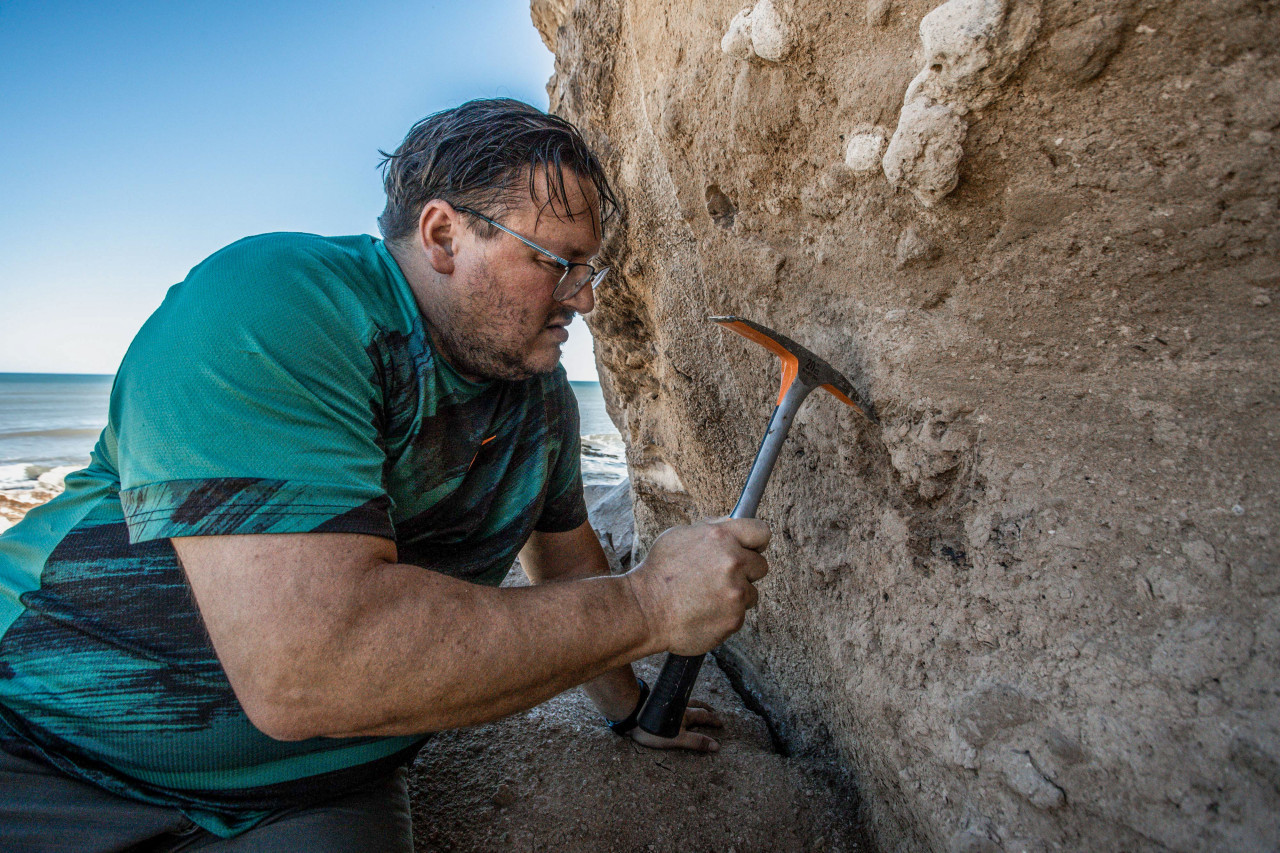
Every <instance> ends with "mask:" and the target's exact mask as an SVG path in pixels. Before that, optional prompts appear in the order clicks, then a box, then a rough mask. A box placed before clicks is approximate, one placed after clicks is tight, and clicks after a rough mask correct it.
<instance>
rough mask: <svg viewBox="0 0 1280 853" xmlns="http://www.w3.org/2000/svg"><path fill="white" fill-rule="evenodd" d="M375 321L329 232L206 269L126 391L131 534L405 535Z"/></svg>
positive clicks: (123, 432) (126, 497)
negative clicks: (329, 254)
mask: <svg viewBox="0 0 1280 853" xmlns="http://www.w3.org/2000/svg"><path fill="white" fill-rule="evenodd" d="M316 239H317V240H318V238H316ZM371 325H372V324H371V321H370V320H369V319H368V313H367V311H366V310H365V309H364V308H363V306H361V305H360V303H359V301H358V299H357V298H356V296H355V295H354V293H353V292H352V291H351V290H350V288H348V287H345V286H343V285H342V283H341V281H340V279H339V278H338V277H337V276H336V275H335V274H334V273H333V271H332V270H331V269H329V268H326V266H325V264H324V263H323V259H322V252H321V251H320V249H319V248H317V247H315V246H310V247H308V246H306V245H305V244H304V245H302V246H299V245H297V244H295V243H290V242H287V241H282V240H281V239H280V238H279V237H276V238H270V237H268V238H253V239H251V240H249V241H241V242H240V243H237V244H233V245H232V246H231V247H228V248H227V249H224V250H223V251H222V252H219V253H218V254H216V255H214V256H213V257H212V258H210V259H209V260H207V261H205V262H204V263H202V264H201V265H200V266H198V267H196V268H195V269H194V270H192V272H191V274H190V275H189V276H188V278H187V279H186V281H184V282H183V283H182V284H180V285H177V286H175V287H174V288H172V289H171V290H170V292H169V294H168V296H167V297H166V299H165V301H164V303H163V304H162V305H161V307H160V308H159V309H158V310H157V311H156V313H155V314H154V315H152V317H151V318H150V319H149V320H148V321H147V323H146V324H145V325H144V327H143V329H142V330H141V332H139V334H138V336H137V338H135V340H134V342H133V344H132V345H131V347H130V349H129V352H128V353H127V354H126V356H125V359H124V362H123V364H122V365H121V368H120V371H119V374H118V375H117V378H116V384H115V388H114V389H113V391H112V397H111V413H110V424H109V430H110V431H111V432H112V433H113V435H114V438H115V444H116V460H117V463H118V467H119V472H120V488H121V492H120V500H121V505H122V507H123V510H124V515H125V521H126V523H127V524H128V527H129V536H130V540H131V541H133V542H145V541H148V540H153V539H160V538H166V537H173V536H201V535H224V534H242V533H302V532H350V533H367V534H371V535H376V536H382V537H385V538H394V530H393V528H392V524H391V516H390V509H391V502H390V499H389V498H388V496H387V493H386V491H385V488H384V485H383V464H384V460H385V453H384V451H383V449H382V446H381V444H380V436H379V429H378V424H379V422H380V418H379V417H378V416H377V413H378V412H380V410H381V393H380V390H379V389H380V386H379V385H378V383H377V381H376V371H375V369H374V367H373V362H372V361H371V359H370V357H369V355H368V350H367V341H368V339H369V338H370V337H371V332H370V327H371Z"/></svg>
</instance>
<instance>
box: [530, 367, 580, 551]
mask: <svg viewBox="0 0 1280 853" xmlns="http://www.w3.org/2000/svg"><path fill="white" fill-rule="evenodd" d="M553 377H554V384H553V387H554V390H553V391H549V392H548V395H547V399H548V401H549V402H551V405H549V406H548V429H549V432H550V433H551V434H552V435H553V436H554V437H556V438H557V439H558V441H557V448H558V450H557V455H556V459H555V464H554V465H553V466H552V469H551V480H550V482H549V483H547V499H546V501H545V502H544V503H543V505H542V514H541V515H539V516H538V523H537V524H535V525H534V529H535V530H538V531H539V532H542V533H563V532H565V531H568V530H575V529H577V528H579V527H581V526H582V524H583V522H585V521H586V520H587V502H586V498H585V497H584V496H583V492H582V447H581V441H582V440H581V437H580V436H579V434H578V433H579V431H580V430H579V417H578V398H577V397H575V396H574V394H573V388H571V387H570V385H569V380H568V379H567V377H566V376H565V373H564V368H563V367H559V368H557V369H556V372H555V373H554V374H553Z"/></svg>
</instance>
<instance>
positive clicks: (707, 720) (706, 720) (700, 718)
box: [684, 699, 724, 729]
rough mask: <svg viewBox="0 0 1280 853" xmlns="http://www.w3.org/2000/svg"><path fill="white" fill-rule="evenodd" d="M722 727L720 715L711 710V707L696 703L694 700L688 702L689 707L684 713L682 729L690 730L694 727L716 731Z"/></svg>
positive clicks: (703, 703)
mask: <svg viewBox="0 0 1280 853" xmlns="http://www.w3.org/2000/svg"><path fill="white" fill-rule="evenodd" d="M723 725H724V723H722V722H721V721H720V715H719V714H717V713H716V712H715V711H714V710H712V708H711V706H710V705H708V704H706V703H705V702H698V701H697V700H696V699H691V700H689V707H688V708H686V709H685V712H684V727H685V728H686V729H691V728H693V727H694V726H710V727H711V728H714V729H718V728H721V727H722V726H723Z"/></svg>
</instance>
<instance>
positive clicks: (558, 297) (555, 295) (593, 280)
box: [453, 205, 609, 302]
mask: <svg viewBox="0 0 1280 853" xmlns="http://www.w3.org/2000/svg"><path fill="white" fill-rule="evenodd" d="M453 209H454V210H456V211H459V212H461V213H470V214H471V215H472V216H474V217H475V218H476V219H483V220H484V221H485V222H488V223H489V224H490V225H492V226H493V227H494V228H497V229H498V230H499V231H505V232H506V233H508V234H510V235H511V236H512V237H515V238H516V239H517V240H519V241H520V242H521V243H524V244H525V245H526V246H528V247H529V248H530V249H534V250H536V251H539V252H541V253H542V254H544V255H546V256H547V257H548V258H551V260H553V261H555V262H556V263H558V264H559V265H560V266H562V267H564V274H563V275H561V276H560V280H559V281H557V282H556V289H555V290H553V291H552V292H551V298H552V299H554V300H555V301H557V302H564V301H565V300H568V299H572V298H573V297H574V296H577V294H578V291H580V290H582V288H584V287H585V286H586V285H587V283H588V282H590V284H591V289H592V290H595V288H596V285H598V284H600V282H602V281H604V277H605V273H607V272H609V267H603V268H601V269H596V268H595V267H593V266H592V265H591V264H583V263H575V262H573V261H566V260H565V259H564V258H562V257H560V256H559V255H557V254H555V253H554V252H548V251H547V250H546V249H544V248H542V247H541V246H539V245H538V244H537V243H535V242H533V241H532V240H530V239H529V238H528V237H525V236H523V235H520V234H517V233H516V232H514V231H512V230H511V229H510V228H508V227H506V226H505V225H502V224H501V223H498V222H494V221H493V220H492V219H490V218H489V217H487V216H485V215H484V214H483V213H478V212H477V211H474V210H472V209H471V208H469V207H460V206H459V205H454V206H453ZM574 267H586V268H587V274H586V275H585V276H583V277H582V280H581V281H577V282H575V281H573V280H572V279H570V278H569V274H570V273H572V272H573V268H574Z"/></svg>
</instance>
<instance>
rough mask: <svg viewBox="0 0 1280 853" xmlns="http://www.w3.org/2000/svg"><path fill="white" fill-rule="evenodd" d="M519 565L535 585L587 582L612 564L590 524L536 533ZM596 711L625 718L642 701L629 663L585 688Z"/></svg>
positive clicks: (584, 686)
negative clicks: (559, 531) (558, 530)
mask: <svg viewBox="0 0 1280 853" xmlns="http://www.w3.org/2000/svg"><path fill="white" fill-rule="evenodd" d="M520 565H521V568H523V569H524V572H525V574H526V575H527V576H528V577H529V580H530V581H531V582H532V583H534V584H545V583H558V582H561V581H567V580H584V579H586V578H591V577H599V576H601V575H608V574H609V561H608V559H607V558H606V557H605V554H604V550H603V549H602V548H601V546H600V540H599V539H597V538H596V534H595V531H594V530H592V529H591V526H590V524H584V525H583V526H582V527H580V528H578V529H577V530H572V531H567V532H565V533H557V534H535V535H534V537H533V538H531V539H530V541H529V543H528V544H527V545H526V546H525V548H524V549H523V550H522V551H521V552H520ZM582 689H583V692H585V693H586V694H587V697H588V698H589V699H591V702H592V704H593V705H595V706H596V709H597V710H598V711H599V712H600V713H601V714H603V715H604V716H605V717H606V718H607V719H610V720H621V719H624V718H626V717H627V716H628V715H630V713H631V712H632V711H633V710H634V709H635V706H636V702H637V701H638V700H639V698H640V688H639V687H638V686H637V685H636V677H635V673H634V672H633V671H632V669H631V665H630V664H629V663H626V664H623V665H622V666H619V667H616V668H614V669H611V670H609V671H608V672H605V673H604V674H602V675H600V676H599V677H598V678H595V679H593V680H591V681H589V682H587V683H585V684H583V685H582Z"/></svg>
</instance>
